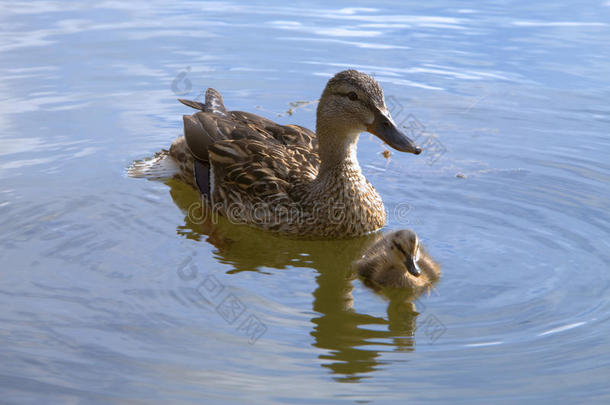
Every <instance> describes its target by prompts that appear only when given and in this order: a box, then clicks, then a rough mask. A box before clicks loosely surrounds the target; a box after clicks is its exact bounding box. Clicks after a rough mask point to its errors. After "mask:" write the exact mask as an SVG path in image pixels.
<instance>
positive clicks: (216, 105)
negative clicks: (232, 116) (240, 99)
mask: <svg viewBox="0 0 610 405" xmlns="http://www.w3.org/2000/svg"><path fill="white" fill-rule="evenodd" d="M178 101H180V102H181V103H182V104H184V105H187V106H189V107H191V108H194V109H196V110H201V111H205V112H210V113H213V114H216V115H222V116H226V115H227V114H228V111H227V109H226V108H225V103H224V101H223V100H222V96H221V95H220V93H219V92H218V91H217V90H215V89H213V88H211V87H210V88H209V89H207V90H206V92H205V104H203V103H200V102H199V101H193V100H185V99H183V98H179V99H178Z"/></svg>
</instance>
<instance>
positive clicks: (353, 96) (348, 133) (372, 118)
mask: <svg viewBox="0 0 610 405" xmlns="http://www.w3.org/2000/svg"><path fill="white" fill-rule="evenodd" d="M317 120H318V123H317V126H318V129H317V132H318V134H319V135H321V134H323V135H322V136H333V137H345V138H350V137H354V138H357V135H358V134H359V133H360V132H365V131H366V132H370V133H372V134H373V135H376V136H377V137H379V138H380V139H381V140H383V141H384V142H386V143H387V144H388V145H390V146H391V147H392V148H394V149H396V150H399V151H401V152H410V153H414V154H416V155H419V154H420V153H421V148H420V147H418V146H417V145H415V143H414V142H413V140H411V139H410V138H409V137H407V136H406V135H405V134H404V133H402V132H401V131H400V130H399V129H398V128H397V126H396V124H395V123H394V120H392V117H391V116H390V112H389V111H388V108H387V107H386V105H385V100H384V97H383V90H381V86H379V83H377V81H376V80H375V79H373V78H372V77H371V76H369V75H367V74H364V73H361V72H358V71H356V70H345V71H343V72H339V73H337V74H336V75H335V76H334V77H333V78H332V79H330V80H329V81H328V84H327V85H326V88H325V89H324V92H323V93H322V97H321V98H320V102H319V104H318V111H317ZM348 140H349V139H348ZM333 143H337V142H333Z"/></svg>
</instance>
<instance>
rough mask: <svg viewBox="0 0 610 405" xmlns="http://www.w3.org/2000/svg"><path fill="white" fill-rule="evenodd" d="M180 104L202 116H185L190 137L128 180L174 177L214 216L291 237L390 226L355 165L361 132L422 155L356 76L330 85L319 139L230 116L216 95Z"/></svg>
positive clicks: (374, 89)
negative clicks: (197, 194)
mask: <svg viewBox="0 0 610 405" xmlns="http://www.w3.org/2000/svg"><path fill="white" fill-rule="evenodd" d="M180 102H182V103H183V104H185V105H187V106H190V107H192V108H195V109H197V110H200V111H198V112H196V113H195V114H193V115H185V116H184V117H183V120H184V136H181V137H179V138H178V139H176V140H175V141H174V142H173V144H172V145H171V147H170V149H169V151H163V152H160V153H158V154H157V155H156V156H155V157H154V158H153V159H151V160H148V161H144V162H136V163H134V165H132V167H131V168H130V169H129V173H130V175H132V176H134V177H151V176H156V177H161V176H158V175H159V174H160V173H167V170H168V168H170V169H171V170H174V171H175V173H174V174H175V175H177V176H178V177H179V178H180V179H182V180H183V181H185V182H187V183H189V184H191V185H192V186H193V187H195V188H197V189H198V190H199V192H200V193H201V194H202V195H203V196H204V197H205V199H206V201H207V202H208V203H209V204H210V205H211V207H212V209H213V210H214V211H217V212H219V213H220V214H221V215H224V216H226V217H228V218H229V219H230V220H232V221H235V222H238V223H246V224H249V225H254V226H257V227H260V228H263V229H267V230H271V231H276V232H280V233H284V234H290V235H294V236H300V237H311V238H331V237H332V238H347V237H354V236H358V235H363V234H366V233H369V232H373V231H376V230H378V229H379V228H381V227H382V226H383V225H384V224H385V210H384V207H383V203H382V201H381V197H380V196H379V194H378V193H377V191H375V189H374V188H373V186H372V185H371V184H370V183H369V182H368V180H367V179H366V178H365V177H364V176H363V175H362V172H361V170H360V166H359V164H358V160H357V158H356V143H357V141H358V135H359V133H360V132H364V131H368V132H370V133H372V134H375V135H376V136H378V137H379V138H381V139H382V140H383V141H385V142H386V143H387V144H389V145H390V146H391V147H393V148H395V149H397V150H399V151H403V152H410V153H414V154H419V153H421V149H420V148H419V147H417V146H416V145H415V144H414V143H413V141H412V140H411V139H409V138H408V137H407V136H405V135H404V134H403V133H402V132H400V131H399V130H398V128H397V127H396V124H395V123H394V121H393V120H392V118H391V116H390V113H389V111H388V109H387V107H386V105H385V100H384V97H383V91H382V90H381V87H380V86H379V84H378V83H377V81H375V79H373V78H372V77H371V76H369V75H366V74H364V73H361V72H358V71H355V70H346V71H343V72H340V73H338V74H336V75H335V76H334V77H333V78H332V79H330V80H329V81H328V84H327V85H326V88H325V89H324V92H323V93H322V96H321V98H320V101H319V103H318V108H317V115H316V120H317V121H316V133H313V132H312V131H310V130H309V129H307V128H303V127H300V126H297V125H279V124H277V123H275V122H273V121H270V120H268V119H266V118H263V117H260V116H258V115H254V114H251V113H247V112H241V111H227V109H226V108H225V106H224V102H223V100H222V96H221V95H220V93H218V92H217V91H216V90H214V89H211V88H210V89H208V90H207V92H206V95H205V103H199V102H196V101H189V100H180ZM168 159H169V160H168Z"/></svg>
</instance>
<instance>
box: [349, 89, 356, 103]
mask: <svg viewBox="0 0 610 405" xmlns="http://www.w3.org/2000/svg"><path fill="white" fill-rule="evenodd" d="M347 97H349V99H350V100H352V101H356V100H358V95H357V94H356V93H355V92H353V91H350V92H349V93H347Z"/></svg>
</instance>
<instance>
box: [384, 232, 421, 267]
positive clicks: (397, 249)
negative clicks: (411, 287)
mask: <svg viewBox="0 0 610 405" xmlns="http://www.w3.org/2000/svg"><path fill="white" fill-rule="evenodd" d="M389 245H390V246H389V248H390V258H391V260H392V261H393V262H395V263H396V264H397V267H398V268H404V269H406V271H407V272H408V273H409V275H410V276H413V277H420V276H421V275H422V270H421V268H420V267H419V265H418V264H417V262H418V260H419V259H420V255H421V252H420V246H419V238H418V237H417V235H416V234H415V232H413V231H411V230H406V229H404V230H401V231H397V232H394V233H393V234H391V235H390V240H389Z"/></svg>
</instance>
